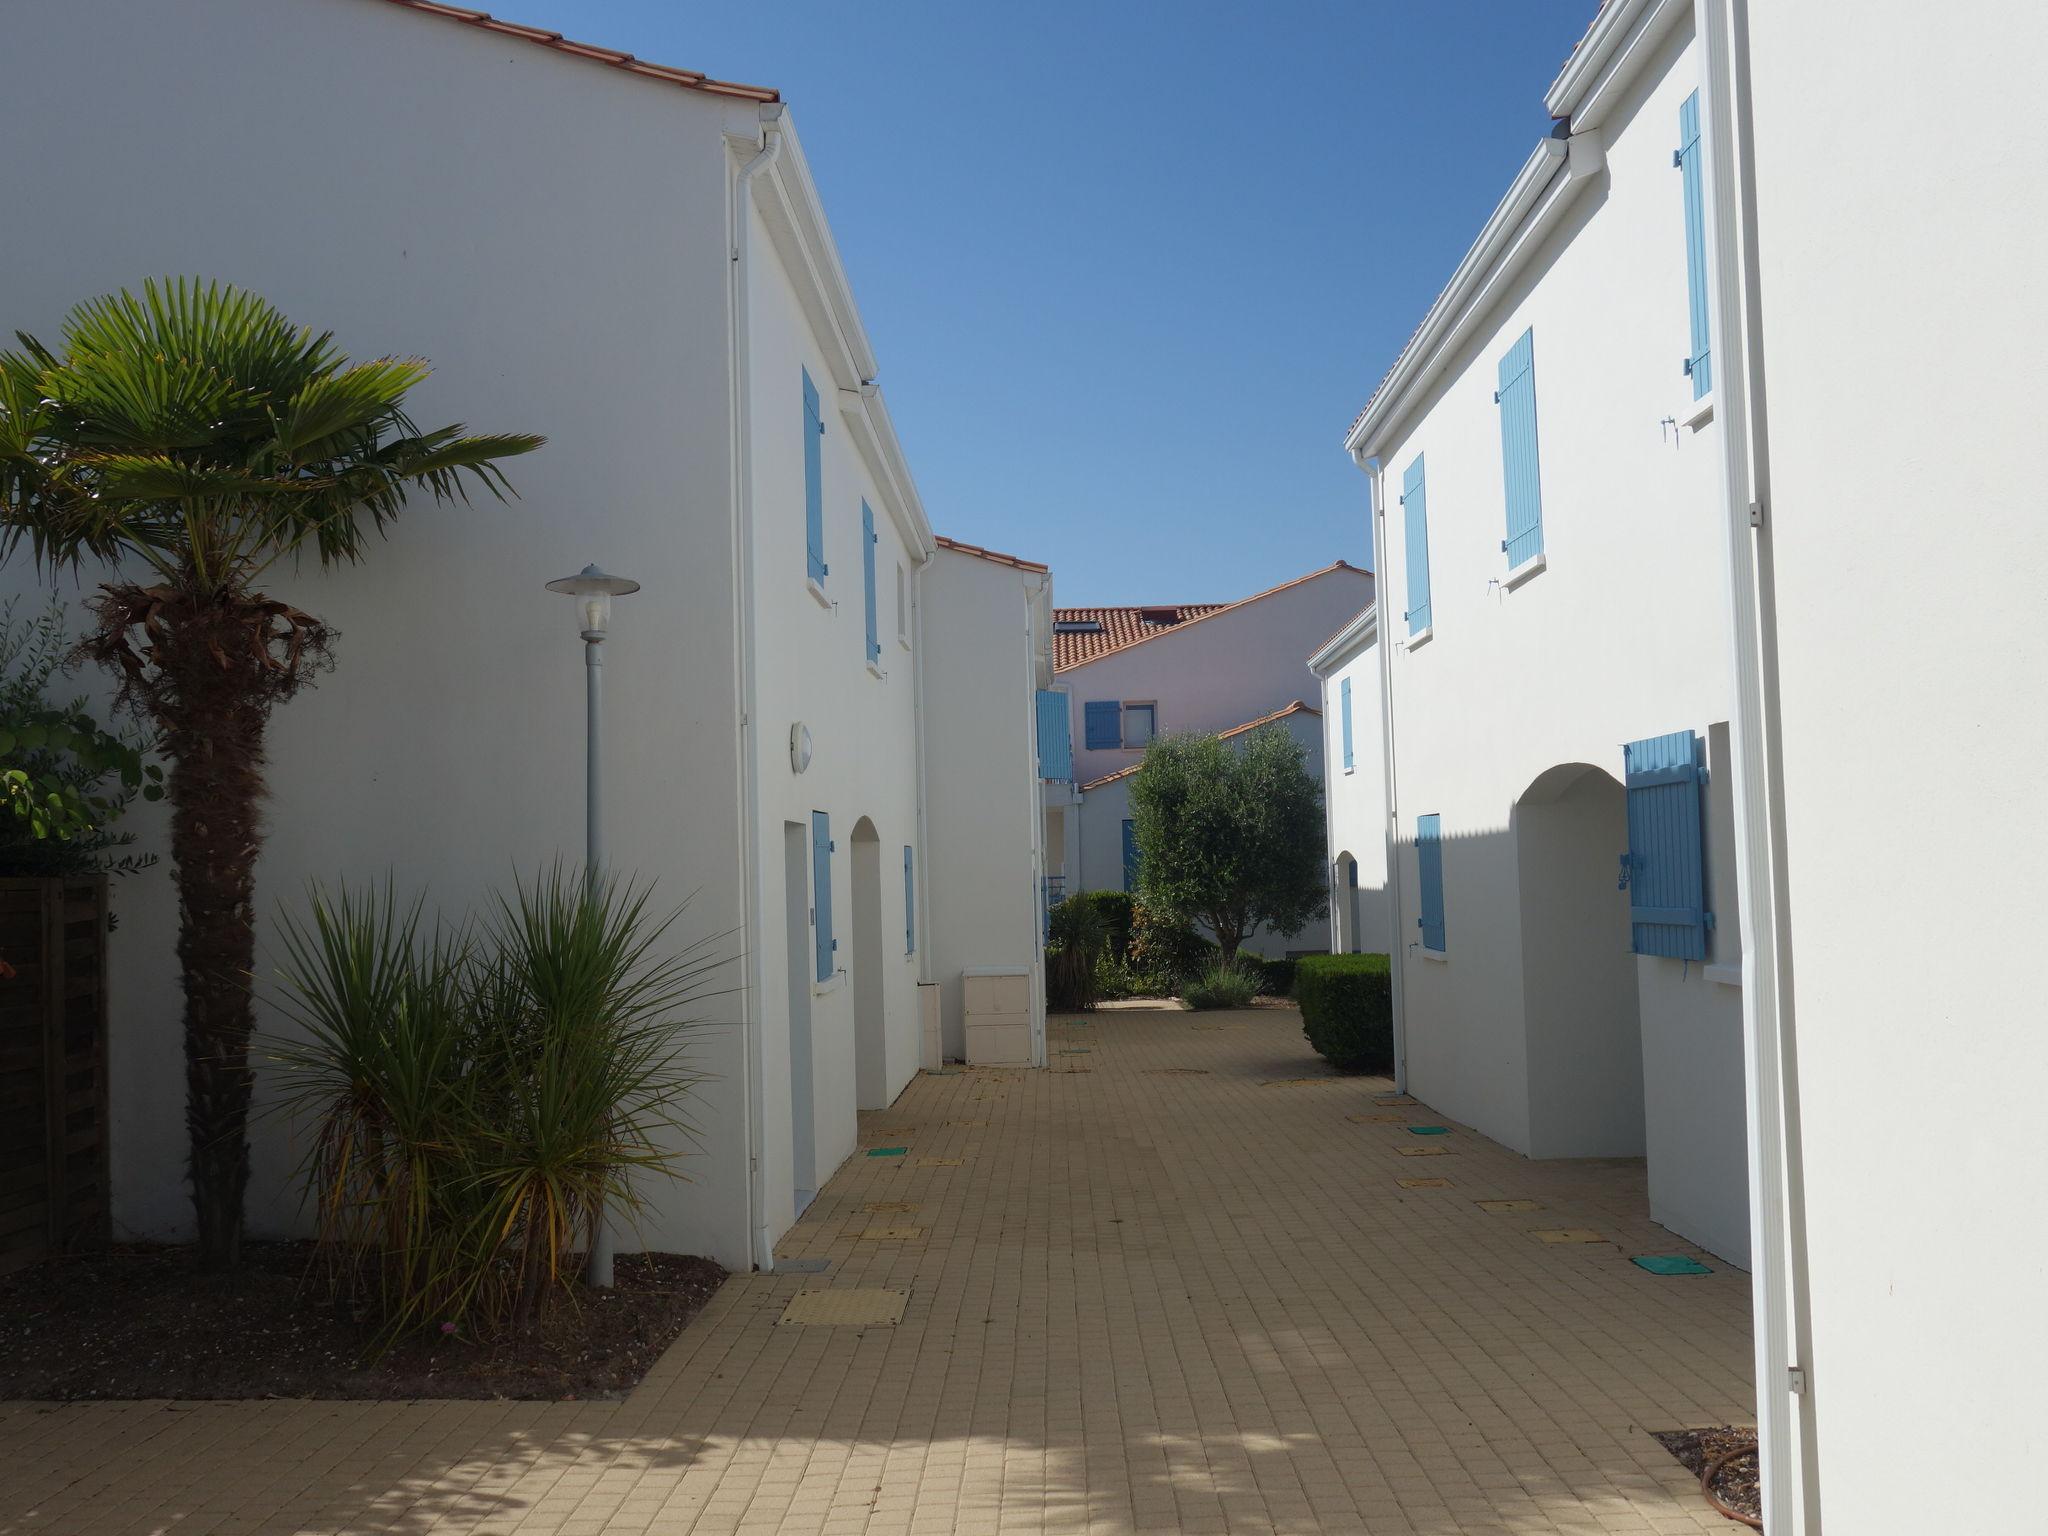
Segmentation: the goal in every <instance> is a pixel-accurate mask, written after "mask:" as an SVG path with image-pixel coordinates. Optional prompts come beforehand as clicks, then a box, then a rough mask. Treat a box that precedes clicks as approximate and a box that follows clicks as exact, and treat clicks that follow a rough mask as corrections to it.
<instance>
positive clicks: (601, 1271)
mask: <svg viewBox="0 0 2048 1536" xmlns="http://www.w3.org/2000/svg"><path fill="white" fill-rule="evenodd" d="M548 590H549V591H550V592H566V593H568V594H569V596H571V597H573V598H575V599H576V628H577V632H578V633H579V634H581V635H582V636H583V677H584V683H585V689H584V692H585V695H586V700H587V709H588V726H587V729H586V732H585V736H586V740H585V745H584V752H585V759H584V762H585V768H584V788H583V817H584V821H583V835H584V852H583V877H584V879H585V880H586V881H588V882H589V887H590V890H591V892H592V893H593V894H594V893H595V892H596V891H597V889H598V881H599V879H600V878H601V876H600V875H599V873H598V872H599V870H600V869H601V868H602V866H603V864H604V815H603V804H604V800H603V790H602V783H603V780H602V775H601V774H600V772H599V760H598V744H599V742H600V741H601V740H602V739H603V731H602V730H601V728H600V720H601V714H602V710H603V706H604V637H605V634H606V632H607V631H608V630H609V629H610V628H611V622H612V599H613V598H615V597H624V596H625V595H626V594H627V593H628V592H638V591H639V590H640V583H639V582H637V581H628V580H627V579H626V578H625V577H623V576H609V575H606V574H605V573H604V572H603V571H601V570H599V569H598V568H597V567H596V566H594V565H586V566H585V567H583V569H582V570H580V571H578V572H577V573H576V574H575V575H574V576H564V577H562V578H561V579H560V580H558V581H551V582H549V583H548ZM585 1278H586V1280H587V1281H588V1283H589V1284H591V1285H593V1286H598V1287H600V1288H603V1289H607V1290H608V1289H610V1287H611V1283H612V1237H611V1231H610V1229H609V1228H608V1227H607V1226H606V1224H605V1219H604V1211H603V1210H602V1208H600V1209H599V1210H597V1211H595V1212H593V1213H592V1215H591V1223H590V1263H589V1265H588V1273H587V1275H586V1276H585Z"/></svg>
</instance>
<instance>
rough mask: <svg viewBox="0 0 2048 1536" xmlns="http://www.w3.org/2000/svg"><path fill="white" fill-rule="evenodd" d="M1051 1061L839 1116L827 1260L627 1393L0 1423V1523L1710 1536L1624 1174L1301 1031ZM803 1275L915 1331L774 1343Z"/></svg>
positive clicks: (1151, 1028)
mask: <svg viewBox="0 0 2048 1536" xmlns="http://www.w3.org/2000/svg"><path fill="white" fill-rule="evenodd" d="M1052 1035H1053V1039H1052V1047H1053V1051H1054V1054H1053V1056H1052V1061H1053V1063H1054V1069H1053V1070H1051V1071H1047V1072H1023V1071H959V1072H952V1073H947V1074H943V1075H930V1074H928V1075H923V1076H920V1077H919V1078H918V1079H917V1080H916V1081H915V1082H914V1083H912V1084H911V1086H910V1087H909V1089H908V1090H906V1092H905V1093H904V1095H903V1097H902V1098H901V1099H899V1100H898V1102H897V1103H896V1105H895V1106H894V1107H893V1108H892V1109H889V1110H885V1111H882V1112H880V1113H878V1114H874V1115H865V1116H863V1117H862V1144H863V1147H864V1148H865V1147H867V1146H871V1145H896V1146H903V1147H905V1148H907V1151H906V1154H905V1155H904V1156H902V1157H887V1158H869V1157H867V1156H865V1155H864V1153H861V1152H857V1153H856V1154H855V1155H854V1157H853V1158H852V1159H851V1160H850V1161H849V1162H848V1163H847V1164H846V1165H845V1166H844V1167H843V1168H842V1169H841V1170H840V1171H839V1173H838V1175H837V1176H836V1177H835V1178H834V1179H833V1180H832V1181H831V1182H830V1183H829V1184H828V1185H827V1186H826V1187H825V1189H824V1190H823V1191H822V1192H821V1193H820V1195H819V1197H818V1199H817V1201H816V1203H815V1204H814V1205H813V1206H812V1207H811V1209H810V1210H809V1212H807V1213H806V1215H805V1217H804V1220H803V1221H802V1222H801V1223H800V1224H799V1225H798V1226H797V1227H796V1228H795V1229H793V1230H792V1231H791V1232H790V1233H789V1234H788V1235H787V1236H786V1237H785V1238H784V1241H783V1244H782V1248H781V1253H782V1254H783V1255H784V1256H787V1257H792V1258H807V1259H824V1260H827V1261H829V1268H828V1269H827V1270H826V1271H825V1272H824V1273H822V1274H792V1273H777V1274H772V1275H751V1276H737V1277H735V1278H734V1279H732V1280H730V1281H729V1282H727V1284H726V1285H725V1287H724V1289H722V1290H721V1291H720V1292H719V1294H718V1295H717V1297H716V1298H715V1299H714V1300H713V1301H712V1303H711V1304H710V1306H708V1307H707V1308H706V1309H705V1311H704V1313H703V1314H702V1315H701V1316H700V1317H699V1318H698V1319H697V1320H696V1322H695V1323H693V1324H692V1326H691V1327H690V1329H689V1330H688V1332H686V1333H685V1334H684V1335H683V1337H682V1338H681V1339H680V1340H678V1341H677V1343H676V1345H675V1347H674V1348H673V1349H671V1350H670V1351H669V1353H668V1355H667V1356H666V1357H665V1358H664V1359H663V1360H662V1361H661V1362H660V1364H659V1365H658V1366H657V1367H656V1368H655V1370H654V1371H653V1372H652V1374H650V1375H649V1377H648V1378H647V1380H646V1381H645V1382H644V1383H643V1384H642V1385H641V1386H640V1387H639V1388H638V1389H637V1390H636V1391H634V1392H633V1393H632V1394H631V1396H629V1397H628V1398H626V1399H625V1400H624V1401H622V1402H611V1403H562V1404H540V1403H390V1404H364V1403H312V1402H266V1403H175V1404H168V1403H125V1404H86V1405H71V1406H61V1407H60V1406H53V1405H48V1404H11V1405H6V1406H4V1407H0V1533H8V1536H11V1533H14V1532H31V1531H33V1532H65V1533H70V1532H77V1533H81V1536H86V1533H89V1536H142V1533H168V1532H176V1533H200V1532H215V1533H256V1532H265V1533H268V1532H305V1533H342V1532H348V1533H355V1532H365V1533H367V1532H394V1533H407V1536H414V1533H417V1536H426V1533H435V1536H441V1533H463V1536H486V1533H489V1536H513V1533H519V1536H543V1533H545V1536H627V1533H639V1532H653V1533H661V1536H669V1533H683V1532H762V1533H767V1532H779V1533H805V1536H811V1533H817V1536H840V1533H845V1536H855V1533H860V1536H883V1533H909V1536H923V1533H931V1536H939V1533H949V1532H957V1533H960V1536H1007V1533H1010V1532H1076V1533H1121V1532H1136V1531H1160V1532H1166V1531H1187V1532H1232V1533H1235V1532H1324V1531H1331V1532H1364V1533H1371V1536H1400V1533H1406V1536H1479V1533H1489V1536H1501V1533H1514V1536H1525V1533H1527V1536H1536V1533H1540V1536H1628V1533H1645V1536H1650V1533H1656V1536H1666V1533H1680V1532H1722V1531H1727V1530H1731V1529H1733V1527H1731V1526H1729V1525H1727V1524H1726V1523H1725V1522H1723V1521H1721V1520H1720V1519H1718V1518H1717V1517H1715V1516H1714V1515H1713V1514H1712V1513H1711V1511H1709V1510H1708V1508H1707V1506H1706V1505H1705V1504H1704V1503H1703V1502H1702V1501H1701V1500H1700V1498H1699V1494H1698V1490H1697V1485H1696V1484H1695V1483H1694V1482H1693V1481H1692V1479H1691V1478H1690V1477H1689V1476H1688V1475H1687V1474H1686V1473H1685V1472H1684V1470H1683V1469H1682V1468H1680V1467H1679V1466H1678V1464H1677V1463H1676V1462H1675V1461H1673V1460H1672V1459H1671V1458H1670V1457H1669V1456H1668V1455H1667V1454H1666V1453H1665V1451H1664V1450H1663V1449H1662V1447H1660V1446H1659V1445H1658V1444H1657V1443H1656V1442H1655V1441H1654V1440H1652V1439H1651V1438H1650V1435H1649V1433H1648V1431H1650V1430H1655V1429H1667V1428H1674V1427H1679V1426H1685V1425H1699V1424H1711V1423H1723V1422H1729V1421H1743V1420H1746V1419H1747V1418H1748V1416H1749V1414H1750V1412H1751V1409H1750V1403H1751V1400H1752V1399H1751V1390H1750V1383H1749V1363H1750V1354H1749V1334H1748V1295H1749V1291H1748V1282H1747V1278H1746V1277H1745V1276H1744V1275H1742V1274H1740V1273H1739V1272H1736V1271H1733V1270H1731V1269H1729V1268H1728V1267H1727V1266H1726V1265H1724V1264H1722V1263H1721V1262H1720V1261H1719V1260H1716V1259H1711V1258H1708V1259H1707V1262H1708V1263H1709V1264H1710V1265H1712V1267H1713V1269H1714V1271H1715V1272H1714V1273H1713V1274H1711V1275H1705V1276H1692V1277H1683V1278H1658V1277H1655V1276H1652V1275H1649V1274H1646V1273H1644V1272H1643V1271H1642V1270H1640V1269H1638V1268H1636V1267H1635V1266H1634V1265H1632V1264H1630V1263H1629V1262H1628V1256H1629V1255H1630V1254H1634V1253H1696V1250H1694V1249H1693V1248H1691V1247H1690V1245H1688V1244H1686V1243H1684V1242H1682V1241H1680V1240H1678V1239H1676V1238H1674V1237H1672V1236H1671V1235H1670V1234H1669V1233H1668V1232H1665V1231H1663V1230H1662V1229H1660V1228H1658V1227H1655V1226H1653V1225H1652V1224H1651V1223H1650V1222H1649V1220H1648V1218H1647V1215H1646V1210H1647V1203H1646V1200H1645V1197H1644V1189H1643V1169H1642V1165H1641V1164H1640V1163H1630V1162H1590V1163H1531V1162H1528V1161H1526V1160H1524V1159H1522V1158H1520V1157H1517V1156H1515V1155H1514V1154H1512V1153H1509V1152H1507V1151H1505V1150H1504V1149H1502V1148H1500V1147H1498V1146H1496V1145H1494V1144H1493V1143H1491V1142H1488V1141H1486V1140H1484V1139H1483V1138H1481V1137H1479V1136H1477V1135H1475V1134H1473V1133H1471V1132H1470V1131H1469V1130H1467V1129H1466V1128H1465V1127H1463V1126H1459V1125H1456V1124H1455V1123H1453V1122H1449V1121H1446V1120H1444V1119H1443V1118H1442V1117H1440V1116H1437V1115H1435V1114H1433V1113H1432V1112H1430V1111H1429V1109H1428V1108H1427V1106H1424V1105H1413V1106H1386V1105H1381V1104H1378V1103H1375V1102H1374V1101H1375V1098H1376V1096H1379V1095H1384V1094H1387V1093H1389V1092H1390V1091H1391V1087H1390V1085H1389V1084H1388V1083H1386V1082H1385V1081H1384V1080H1378V1079H1371V1078H1344V1077H1337V1076H1333V1075H1325V1074H1324V1073H1323V1072H1322V1071H1321V1068H1320V1063H1319V1062H1318V1061H1317V1060H1316V1058H1315V1057H1314V1056H1312V1055H1311V1054H1310V1053H1309V1052H1308V1050H1307V1048H1306V1046H1305V1045H1304V1043H1303V1042H1302V1039H1301V1034H1300V1029H1299V1021H1298V1019H1297V1017H1296V1015H1295V1014H1294V1013H1293V1012H1292V1011H1291V1010H1277V1009H1274V1010H1257V1011H1251V1012H1245V1013H1233V1014H1183V1013H1167V1012H1158V1013H1142V1012H1119V1013H1113V1014H1103V1015H1100V1016H1097V1017H1096V1018H1095V1019H1093V1020H1091V1021H1089V1022H1087V1023H1078V1022H1072V1021H1058V1022H1056V1023H1055V1025H1054V1027H1053V1030H1052ZM1389 1116H1393V1117H1395V1118H1392V1119H1390V1118H1388V1117H1389ZM1407 1123H1416V1124H1440V1125H1447V1126H1449V1128H1450V1134H1449V1135H1447V1136H1440V1137H1431V1138H1426V1139H1425V1138H1419V1137H1416V1136H1414V1135H1412V1134H1411V1133H1409V1132H1408V1130H1407V1129H1406V1124H1407ZM1418 1146H1426V1147H1430V1148H1433V1149H1440V1150H1439V1151H1438V1152H1437V1155H1434V1156H1428V1157H1412V1156H1403V1155H1400V1154H1402V1153H1403V1152H1405V1151H1410V1150H1413V1149H1414V1148H1416V1147H1418ZM1403 1180H1411V1181H1413V1180H1443V1181H1445V1182H1443V1183H1441V1184H1423V1185H1420V1186H1415V1187H1411V1186H1406V1185H1404V1184H1403V1183H1402V1181H1403ZM1482 1200H1489V1201H1500V1200H1509V1201H1534V1202H1536V1203H1537V1204H1538V1205H1539V1207H1540V1208H1539V1209H1536V1210H1523V1209H1507V1210H1485V1209H1482V1208H1481V1207H1480V1206H1479V1205H1478V1204H1477V1203H1476V1202H1478V1201H1482ZM870 1205H875V1206H879V1207H881V1208H880V1209H877V1210H869V1209H867V1207H869V1206H870ZM1560 1230H1569V1231H1591V1232H1593V1233H1595V1234H1597V1235H1598V1236H1599V1237H1600V1238H1601V1239H1602V1241H1598V1242H1565V1243H1547V1242H1544V1241H1541V1240H1539V1239H1538V1238H1537V1237H1536V1235H1535V1234H1536V1233H1538V1232H1543V1231H1560ZM863 1234H867V1235H863ZM1701 1257H1704V1256H1703V1255H1702V1256H1701ZM820 1286H830V1287H848V1288H877V1289H893V1290H901V1291H906V1292H908V1303H907V1306H906V1309H905V1311H904V1315H903V1321H902V1322H901V1323H900V1324H899V1325H896V1326H893V1327H875V1326H868V1327H843V1326H841V1327H832V1326H797V1325H792V1324H783V1323H781V1322H780V1318H781V1316H782V1313H783V1311H784V1309H785V1307H786V1306H787V1305H788V1303H789V1301H790V1299H791V1298H792V1297H793V1296H795V1295H796V1294H797V1293H798V1292H799V1291H800V1290H804V1289H809V1288H816V1287H820Z"/></svg>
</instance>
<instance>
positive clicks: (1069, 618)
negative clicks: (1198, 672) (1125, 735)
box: [1052, 560, 1364, 672]
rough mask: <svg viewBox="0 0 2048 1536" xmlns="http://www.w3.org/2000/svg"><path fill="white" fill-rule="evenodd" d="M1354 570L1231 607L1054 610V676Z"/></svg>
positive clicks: (1310, 577) (1346, 567)
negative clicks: (1091, 626)
mask: <svg viewBox="0 0 2048 1536" xmlns="http://www.w3.org/2000/svg"><path fill="white" fill-rule="evenodd" d="M1355 570H1358V567H1357V566H1355V565H1352V564H1350V563H1349V562H1347V561H1344V560H1339V561H1336V562H1335V563H1334V564H1331V565H1326V566H1324V567H1323V568H1322V569H1321V570H1315V571H1310V572H1309V573H1308V574H1307V575H1306V576H1297V577H1295V578H1294V580H1292V581H1283V582H1281V583H1280V585H1279V586H1277V587H1268V588H1267V589H1266V590H1265V591H1263V592H1254V593H1253V594H1252V595H1251V596H1250V597H1241V598H1239V599H1238V600H1237V601H1236V602H1234V603H1133V604H1129V605H1126V606H1122V607H1115V608H1055V609H1053V611H1052V630H1053V635H1052V643H1053V670H1054V671H1055V672H1064V671H1066V670H1067V669H1068V668H1069V667H1078V666H1080V665H1081V664H1082V663H1083V662H1086V661H1094V660H1095V659H1096V658H1097V657H1098V656H1107V655H1109V654H1110V653H1111V652H1112V651H1121V650H1124V649H1126V648H1128V647H1130V646H1133V645H1137V644H1139V643H1140V642H1141V641H1145V640H1156V639H1158V638H1159V636H1161V635H1170V634H1172V633H1173V632H1174V631H1175V630H1178V629H1185V628H1186V627H1187V626H1188V625H1189V624H1192V623H1194V622H1195V621H1196V620H1198V619H1207V618H1213V617H1214V616H1215V615H1217V614H1219V613H1228V612H1229V611H1230V610H1231V609H1233V608H1242V607H1244V605H1245V604H1246V603H1256V602H1258V601H1259V600H1260V599H1261V598H1266V597H1271V596H1272V595H1273V594H1274V593H1276V592H1285V591H1286V590H1287V589H1288V588H1290V587H1298V586H1300V585H1301V584H1302V583H1303V582H1305V581H1314V580H1315V579H1316V578H1317V577H1318V576H1327V575H1328V574H1329V573H1330V572H1331V571H1355ZM1360 574H1364V573H1363V572H1361V573H1360ZM1091 622H1092V623H1095V624H1099V625H1100V626H1101V628H1100V629H1099V630H1081V631H1077V632H1072V633H1066V634H1062V633H1061V631H1060V626H1061V625H1063V624H1086V623H1091Z"/></svg>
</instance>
